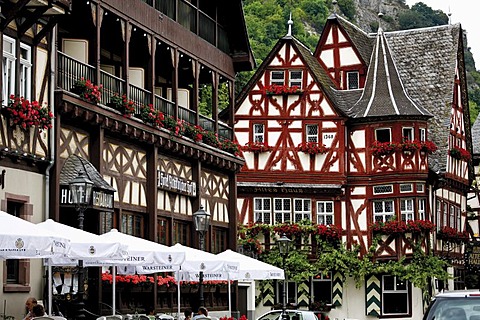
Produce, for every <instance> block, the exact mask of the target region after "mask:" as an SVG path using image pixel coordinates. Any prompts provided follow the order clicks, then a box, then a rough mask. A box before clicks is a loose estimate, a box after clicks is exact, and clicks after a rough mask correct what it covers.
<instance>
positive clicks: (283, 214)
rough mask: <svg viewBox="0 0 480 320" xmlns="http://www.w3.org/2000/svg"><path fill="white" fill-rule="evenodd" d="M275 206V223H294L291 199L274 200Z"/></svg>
mask: <svg viewBox="0 0 480 320" xmlns="http://www.w3.org/2000/svg"><path fill="white" fill-rule="evenodd" d="M273 202H274V204H275V208H274V211H273V212H274V215H275V223H284V222H290V221H292V204H291V199H285V198H280V199H273Z"/></svg>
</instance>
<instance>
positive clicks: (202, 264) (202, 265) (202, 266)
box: [200, 262, 205, 270]
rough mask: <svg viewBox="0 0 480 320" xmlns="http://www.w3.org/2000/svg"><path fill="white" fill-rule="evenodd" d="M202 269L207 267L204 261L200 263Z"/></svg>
mask: <svg viewBox="0 0 480 320" xmlns="http://www.w3.org/2000/svg"><path fill="white" fill-rule="evenodd" d="M200 269H201V270H204V269H205V263H203V262H202V263H201V264H200Z"/></svg>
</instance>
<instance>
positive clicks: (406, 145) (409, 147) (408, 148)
mask: <svg viewBox="0 0 480 320" xmlns="http://www.w3.org/2000/svg"><path fill="white" fill-rule="evenodd" d="M399 147H400V149H401V150H402V151H403V152H407V153H412V152H415V151H417V150H419V149H420V148H421V143H420V141H418V140H406V139H405V140H403V142H402V143H401V144H400V146H399Z"/></svg>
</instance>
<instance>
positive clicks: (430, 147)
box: [420, 140, 438, 154]
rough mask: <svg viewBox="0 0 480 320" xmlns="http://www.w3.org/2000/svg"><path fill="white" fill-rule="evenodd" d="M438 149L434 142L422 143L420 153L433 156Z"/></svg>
mask: <svg viewBox="0 0 480 320" xmlns="http://www.w3.org/2000/svg"><path fill="white" fill-rule="evenodd" d="M437 149H438V147H437V145H436V144H435V143H434V142H433V141H428V140H427V141H422V142H421V143H420V151H422V152H426V153H428V154H432V153H434V152H435V151H437Z"/></svg>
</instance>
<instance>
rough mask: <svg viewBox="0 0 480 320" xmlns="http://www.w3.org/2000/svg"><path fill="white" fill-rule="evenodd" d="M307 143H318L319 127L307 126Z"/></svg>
mask: <svg viewBox="0 0 480 320" xmlns="http://www.w3.org/2000/svg"><path fill="white" fill-rule="evenodd" d="M305 141H306V142H315V143H318V125H316V124H307V125H305Z"/></svg>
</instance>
